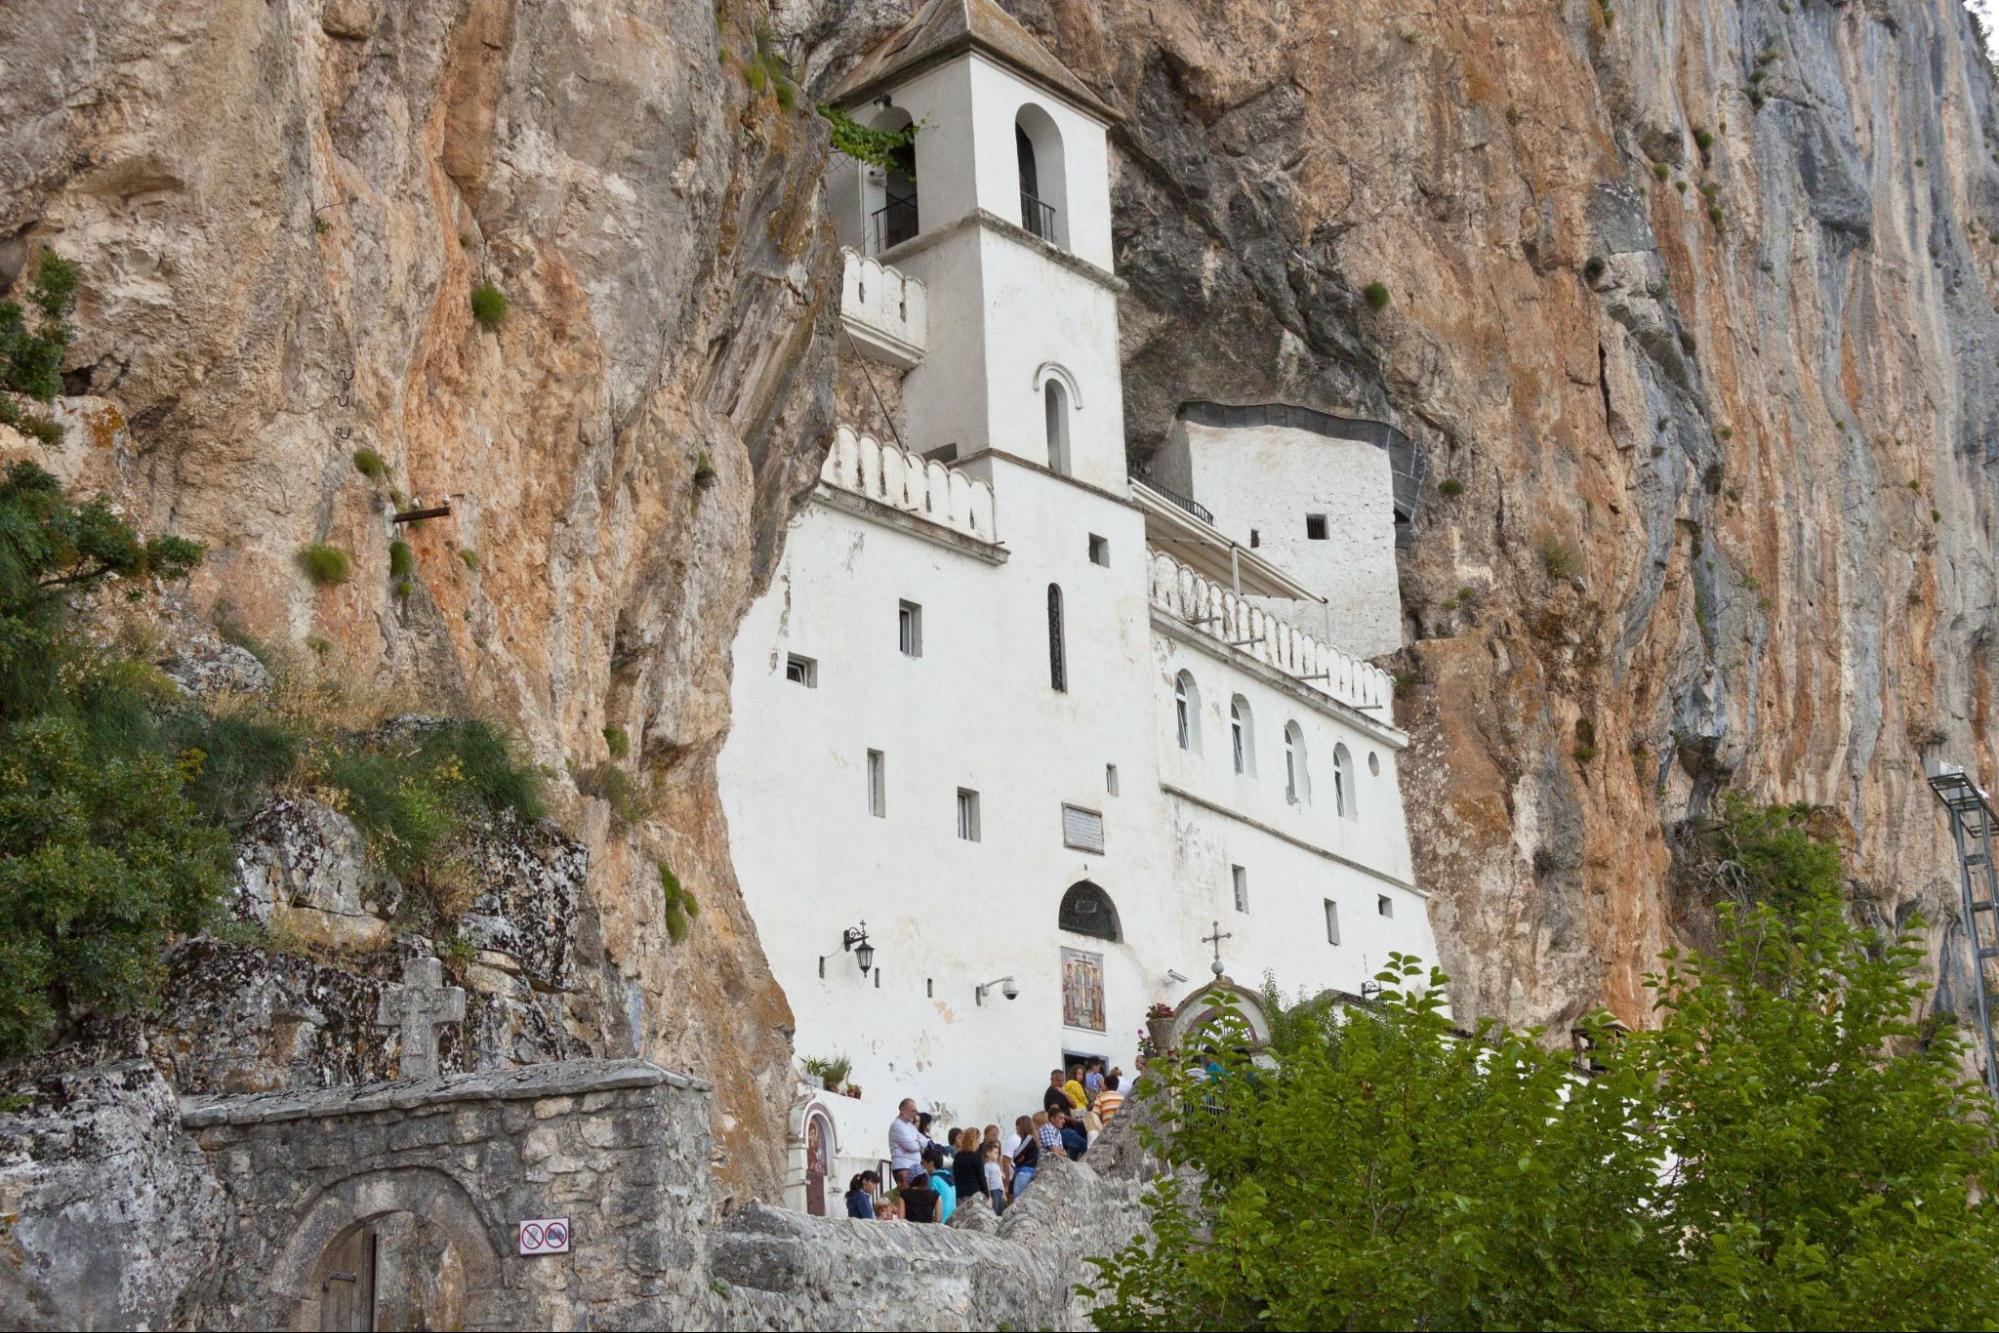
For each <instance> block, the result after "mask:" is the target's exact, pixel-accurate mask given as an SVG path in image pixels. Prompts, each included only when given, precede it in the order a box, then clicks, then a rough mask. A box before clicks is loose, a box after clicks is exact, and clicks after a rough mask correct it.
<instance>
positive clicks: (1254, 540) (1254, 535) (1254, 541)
mask: <svg viewBox="0 0 1999 1333" xmlns="http://www.w3.org/2000/svg"><path fill="white" fill-rule="evenodd" d="M1261 545H1263V534H1262V533H1261V532H1259V531H1258V530H1257V529H1255V528H1251V529H1250V530H1249V549H1250V550H1252V551H1254V550H1255V549H1256V548H1257V547H1259V546H1261Z"/></svg>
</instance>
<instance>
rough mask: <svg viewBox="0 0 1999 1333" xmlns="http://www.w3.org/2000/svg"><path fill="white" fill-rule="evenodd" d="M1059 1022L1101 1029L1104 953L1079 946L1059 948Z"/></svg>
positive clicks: (1102, 1023) (1090, 1028)
mask: <svg viewBox="0 0 1999 1333" xmlns="http://www.w3.org/2000/svg"><path fill="white" fill-rule="evenodd" d="M1062 1025H1063V1026H1064V1027H1072V1028H1087V1029H1089V1030H1090V1031H1092V1032H1102V1031H1103V1030H1104V956H1103V955H1102V954H1100V953H1088V952H1086V951H1084V950H1082V949H1064V950H1063V951H1062Z"/></svg>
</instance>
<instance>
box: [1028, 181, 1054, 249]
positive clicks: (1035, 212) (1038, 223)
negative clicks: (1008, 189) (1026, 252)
mask: <svg viewBox="0 0 1999 1333" xmlns="http://www.w3.org/2000/svg"><path fill="white" fill-rule="evenodd" d="M1020 225H1021V226H1023V227H1025V228H1027V230H1028V231H1029V232H1031V233H1032V234H1034V235H1036V236H1039V237H1040V238H1041V239H1042V240H1044V241H1047V242H1048V243H1049V244H1050V245H1053V244H1055V209H1054V206H1053V205H1051V204H1044V203H1042V202H1041V201H1040V200H1039V199H1036V198H1035V197H1034V196H1033V195H1031V194H1029V193H1028V192H1027V191H1025V190H1022V191H1021V192H1020Z"/></svg>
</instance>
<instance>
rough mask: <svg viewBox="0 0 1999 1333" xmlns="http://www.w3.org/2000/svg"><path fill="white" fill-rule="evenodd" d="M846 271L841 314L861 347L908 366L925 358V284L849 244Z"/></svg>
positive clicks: (927, 319) (927, 324)
mask: <svg viewBox="0 0 1999 1333" xmlns="http://www.w3.org/2000/svg"><path fill="white" fill-rule="evenodd" d="M840 254H841V256H842V257H843V258H844V259H845V260H846V265H845V274H844V276H843V278H842V281H841V286H840V318H841V319H842V320H844V321H845V322H846V326H847V332H848V334H849V335H850V336H852V338H853V339H854V341H855V343H857V344H858V345H859V346H860V348H861V350H862V351H863V352H865V353H866V354H867V355H869V356H872V357H875V358H876V359H878V360H882V361H886V362H888V363H889V364H891V365H895V366H900V367H902V368H903V369H905V370H906V369H908V368H909V367H911V366H914V365H915V364H916V363H917V362H919V361H921V360H922V359H923V350H924V347H925V345H926V339H927V338H928V337H929V328H930V304H929V295H928V293H927V292H926V291H925V289H924V286H923V283H922V282H921V281H919V280H918V279H916V278H912V277H910V276H909V275H908V274H906V273H904V272H903V271H902V270H901V269H898V268H893V267H891V266H889V265H887V264H884V263H882V262H881V261H880V260H876V259H870V258H868V257H867V256H866V255H864V254H862V253H860V251H858V250H855V249H853V248H852V247H843V248H842V249H841V251H840Z"/></svg>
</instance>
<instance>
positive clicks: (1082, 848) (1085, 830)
mask: <svg viewBox="0 0 1999 1333" xmlns="http://www.w3.org/2000/svg"><path fill="white" fill-rule="evenodd" d="M1062 845H1063V846H1064V847H1074V848H1075V849H1076V850H1077V851H1079V852H1101V851H1103V849H1104V817H1103V815H1101V814H1099V813H1098V812H1097V811H1095V810H1085V809H1083V807H1082V806H1080V805H1065V806H1063V807H1062Z"/></svg>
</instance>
